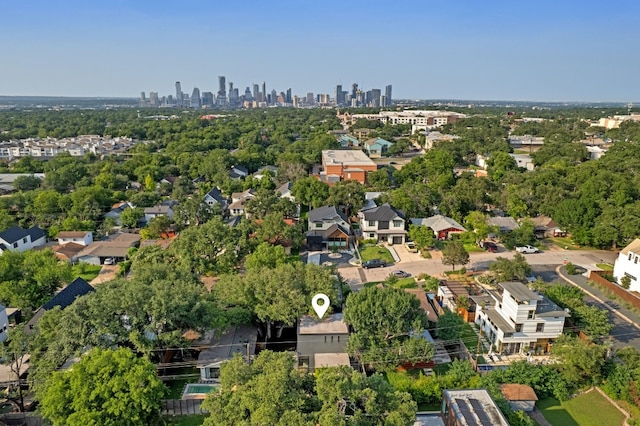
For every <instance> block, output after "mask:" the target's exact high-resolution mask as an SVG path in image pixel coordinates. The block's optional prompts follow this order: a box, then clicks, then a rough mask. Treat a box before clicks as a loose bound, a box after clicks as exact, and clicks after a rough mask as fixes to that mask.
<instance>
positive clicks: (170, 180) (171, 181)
mask: <svg viewBox="0 0 640 426" xmlns="http://www.w3.org/2000/svg"><path fill="white" fill-rule="evenodd" d="M176 180H178V176H167V177H165V178H163V179H162V180H161V181H160V182H159V184H163V183H164V184H166V185H171V186H173V185H175V183H176Z"/></svg>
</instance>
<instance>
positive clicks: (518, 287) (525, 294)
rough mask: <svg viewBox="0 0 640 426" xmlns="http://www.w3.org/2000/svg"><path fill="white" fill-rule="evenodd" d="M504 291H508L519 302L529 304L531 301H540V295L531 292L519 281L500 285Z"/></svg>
mask: <svg viewBox="0 0 640 426" xmlns="http://www.w3.org/2000/svg"><path fill="white" fill-rule="evenodd" d="M498 285H499V286H500V287H502V288H503V289H504V290H506V291H508V292H509V294H510V295H512V296H513V297H514V298H515V299H516V300H517V301H519V302H528V301H530V300H538V293H535V292H534V291H533V290H529V288H527V286H526V285H524V284H522V283H521V282H518V281H509V282H505V283H500V284H498Z"/></svg>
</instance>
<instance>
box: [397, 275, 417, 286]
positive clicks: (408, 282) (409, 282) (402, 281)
mask: <svg viewBox="0 0 640 426" xmlns="http://www.w3.org/2000/svg"><path fill="white" fill-rule="evenodd" d="M392 287H394V288H418V283H417V282H416V280H415V279H414V278H412V277H407V278H399V279H398V281H396V283H395V284H393V286H392Z"/></svg>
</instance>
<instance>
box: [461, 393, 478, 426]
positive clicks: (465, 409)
mask: <svg viewBox="0 0 640 426" xmlns="http://www.w3.org/2000/svg"><path fill="white" fill-rule="evenodd" d="M456 404H458V409H459V410H460V412H461V413H462V417H464V420H465V421H466V423H467V425H468V426H480V425H478V423H477V422H476V418H475V417H474V416H473V413H472V412H471V408H469V406H468V405H467V401H465V400H464V399H457V398H456Z"/></svg>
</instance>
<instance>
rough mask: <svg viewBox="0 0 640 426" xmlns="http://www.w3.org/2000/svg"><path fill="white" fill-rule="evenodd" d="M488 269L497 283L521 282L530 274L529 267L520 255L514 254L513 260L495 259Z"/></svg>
mask: <svg viewBox="0 0 640 426" xmlns="http://www.w3.org/2000/svg"><path fill="white" fill-rule="evenodd" d="M489 269H490V270H491V272H493V273H494V275H495V277H496V280H498V281H513V280H520V281H523V280H524V279H525V278H526V277H527V276H528V275H529V274H530V273H531V266H529V263H527V259H526V258H525V257H524V255H523V254H522V253H516V254H515V255H514V256H513V259H507V258H504V257H497V258H496V260H495V262H493V263H492V264H491V266H490V267H489Z"/></svg>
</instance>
